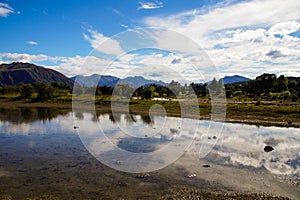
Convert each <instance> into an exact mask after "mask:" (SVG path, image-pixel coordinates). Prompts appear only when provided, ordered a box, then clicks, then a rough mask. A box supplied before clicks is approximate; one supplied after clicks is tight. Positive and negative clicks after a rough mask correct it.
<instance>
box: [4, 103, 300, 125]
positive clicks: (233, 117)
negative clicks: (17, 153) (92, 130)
mask: <svg viewBox="0 0 300 200" xmlns="http://www.w3.org/2000/svg"><path fill="white" fill-rule="evenodd" d="M158 103H159V102H158ZM0 107H1V108H22V107H24V108H58V109H72V102H64V103H62V102H46V101H44V102H26V101H10V100H8V101H4V100H0ZM267 107H272V106H270V105H269V106H268V105H264V106H263V107H262V108H261V109H262V110H263V109H264V108H267ZM89 108H91V107H89ZM92 108H93V107H92ZM232 108H234V109H235V110H234V111H232V110H231V109H232ZM95 109H96V111H97V112H107V113H109V112H111V107H110V105H109V104H105V105H99V104H96V105H95ZM205 109H206V110H204V112H203V113H201V111H200V115H199V116H200V117H199V119H200V120H211V115H210V113H208V112H207V109H208V107H206V108H205ZM148 110H149V109H147V108H146V107H143V106H141V104H134V105H133V106H132V107H130V113H132V114H148V112H149V111H148ZM239 110H240V112H242V111H243V112H244V110H242V107H241V106H240V105H235V104H229V105H228V106H227V113H226V117H225V120H224V122H228V123H241V124H248V125H256V126H276V127H286V128H300V118H299V117H295V116H292V115H286V114H282V115H281V116H273V115H272V113H270V114H268V113H262V114H261V115H257V113H250V112H248V113H245V114H246V115H241V113H240V112H239ZM83 111H86V110H85V109H83ZM91 111H92V110H91ZM167 114H168V116H173V117H180V115H181V113H180V110H178V109H175V110H170V111H168V113H167ZM299 115H300V112H299ZM220 122H222V120H221V121H220Z"/></svg>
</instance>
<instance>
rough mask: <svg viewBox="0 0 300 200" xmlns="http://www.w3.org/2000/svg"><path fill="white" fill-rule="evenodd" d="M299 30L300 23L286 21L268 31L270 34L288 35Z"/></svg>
mask: <svg viewBox="0 0 300 200" xmlns="http://www.w3.org/2000/svg"><path fill="white" fill-rule="evenodd" d="M299 29H300V23H298V22H296V21H287V22H281V23H277V24H275V25H274V26H272V27H271V28H270V29H269V33H270V34H273V35H275V34H278V35H288V34H290V33H294V32H296V31H298V30H299Z"/></svg>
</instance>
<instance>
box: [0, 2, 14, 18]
mask: <svg viewBox="0 0 300 200" xmlns="http://www.w3.org/2000/svg"><path fill="white" fill-rule="evenodd" d="M12 13H14V9H13V8H12V7H11V6H10V5H8V4H6V3H1V2H0V17H7V16H8V15H10V14H12Z"/></svg>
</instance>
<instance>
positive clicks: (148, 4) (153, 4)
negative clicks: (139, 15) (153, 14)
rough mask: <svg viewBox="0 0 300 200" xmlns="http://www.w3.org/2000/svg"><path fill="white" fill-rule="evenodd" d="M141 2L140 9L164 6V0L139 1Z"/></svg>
mask: <svg viewBox="0 0 300 200" xmlns="http://www.w3.org/2000/svg"><path fill="white" fill-rule="evenodd" d="M139 4H140V7H138V10H140V9H146V10H149V9H157V8H162V7H163V6H164V4H163V2H160V1H155V2H145V1H142V2H139Z"/></svg>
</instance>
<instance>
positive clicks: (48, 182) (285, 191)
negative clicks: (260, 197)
mask: <svg viewBox="0 0 300 200" xmlns="http://www.w3.org/2000/svg"><path fill="white" fill-rule="evenodd" d="M74 120H75V121H74ZM74 125H75V127H74ZM220 130H222V131H220ZM266 145H270V146H272V147H273V148H274V150H273V151H271V152H265V151H264V147H265V146H266ZM299 158H300V130H299V129H296V128H278V127H263V126H250V125H244V124H231V123H221V122H210V121H199V120H193V119H181V118H175V117H166V116H158V115H151V116H144V115H130V116H129V115H123V114H114V115H113V114H111V113H97V114H91V113H72V112H71V111H70V110H61V109H45V108H15V109H3V108H2V109H1V112H0V194H7V195H11V196H12V198H13V199H24V198H27V197H38V196H40V195H45V194H46V195H52V196H56V197H58V198H60V199H70V198H73V199H105V198H106V199H117V198H127V199H136V198H141V199H154V198H158V197H160V196H162V195H164V194H166V193H168V192H169V191H170V190H172V189H174V188H178V187H189V188H196V189H206V190H211V191H243V192H247V191H252V192H270V193H273V194H276V195H282V196H289V197H291V198H293V199H297V198H299V197H300V189H299V181H300V180H299V176H300V162H299V160H300V159H299ZM100 161H101V162H100ZM203 165H209V166H210V167H207V168H205V167H203ZM148 171H149V175H150V176H147V177H144V175H145V174H141V173H142V172H148ZM128 172H139V173H138V174H136V173H128ZM194 174H195V175H196V176H195V177H191V178H188V177H189V176H190V175H194Z"/></svg>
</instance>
